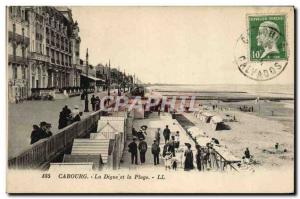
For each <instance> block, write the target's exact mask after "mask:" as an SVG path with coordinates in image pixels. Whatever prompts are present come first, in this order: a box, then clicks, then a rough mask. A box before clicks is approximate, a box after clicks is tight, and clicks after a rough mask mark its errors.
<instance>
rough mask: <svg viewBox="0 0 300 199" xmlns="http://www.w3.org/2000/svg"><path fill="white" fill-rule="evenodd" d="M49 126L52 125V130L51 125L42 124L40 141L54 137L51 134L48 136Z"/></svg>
mask: <svg viewBox="0 0 300 199" xmlns="http://www.w3.org/2000/svg"><path fill="white" fill-rule="evenodd" d="M49 125H50V128H51V124H49V123H47V122H45V121H43V122H41V123H40V128H39V135H40V139H44V138H47V137H50V136H51V135H52V133H51V132H50V133H51V135H50V133H49V134H48V133H47V128H49Z"/></svg>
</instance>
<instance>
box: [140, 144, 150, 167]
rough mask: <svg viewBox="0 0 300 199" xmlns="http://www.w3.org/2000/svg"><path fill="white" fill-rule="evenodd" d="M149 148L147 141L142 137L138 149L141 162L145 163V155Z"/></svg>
mask: <svg viewBox="0 0 300 199" xmlns="http://www.w3.org/2000/svg"><path fill="white" fill-rule="evenodd" d="M147 148H148V145H147V143H146V142H145V141H144V140H143V139H141V140H140V143H139V146H138V149H139V151H140V159H141V164H143V163H145V161H146V157H145V156H146V152H147Z"/></svg>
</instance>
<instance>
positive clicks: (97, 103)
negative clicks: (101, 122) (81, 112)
mask: <svg viewBox="0 0 300 199" xmlns="http://www.w3.org/2000/svg"><path fill="white" fill-rule="evenodd" d="M91 104H92V110H93V111H98V110H100V104H101V100H100V98H99V96H96V97H95V95H92V97H91Z"/></svg>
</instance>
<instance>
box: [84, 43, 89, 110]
mask: <svg viewBox="0 0 300 199" xmlns="http://www.w3.org/2000/svg"><path fill="white" fill-rule="evenodd" d="M88 59H89V49H88V48H87V49H86V70H85V72H86V79H87V81H86V84H85V99H84V112H89V95H88V86H89V81H88V79H89V78H88V75H89V61H88Z"/></svg>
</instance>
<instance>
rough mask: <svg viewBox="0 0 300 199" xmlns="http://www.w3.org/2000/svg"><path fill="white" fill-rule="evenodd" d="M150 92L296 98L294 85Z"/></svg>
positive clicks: (160, 88) (186, 87)
mask: <svg viewBox="0 0 300 199" xmlns="http://www.w3.org/2000/svg"><path fill="white" fill-rule="evenodd" d="M147 89H149V90H150V91H156V92H162V93H196V94H197V93H198V94H199V95H201V93H239V92H240V93H245V94H249V95H257V96H272V97H294V85H286V84H279V85H267V84H259V85H245V84H241V85H237V84H211V85H207V84H206V85H183V84H180V85H175V84H174V85H149V86H147Z"/></svg>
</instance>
